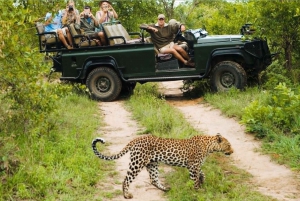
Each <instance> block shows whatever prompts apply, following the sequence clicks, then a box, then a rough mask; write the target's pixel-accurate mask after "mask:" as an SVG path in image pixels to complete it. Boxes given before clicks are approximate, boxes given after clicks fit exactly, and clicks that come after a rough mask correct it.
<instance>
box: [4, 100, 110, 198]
mask: <svg viewBox="0 0 300 201" xmlns="http://www.w3.org/2000/svg"><path fill="white" fill-rule="evenodd" d="M57 105H58V108H57V112H55V113H53V114H51V115H50V116H49V117H48V118H49V119H50V120H51V121H52V122H54V124H55V125H56V126H55V127H54V128H53V129H52V130H50V131H49V133H48V134H47V135H42V136H39V135H32V134H30V133H27V134H25V135H11V136H7V135H6V134H5V133H1V132H0V137H1V139H2V140H4V139H5V143H2V144H3V145H4V146H2V147H1V148H0V150H1V152H2V153H1V159H2V163H0V165H1V169H0V179H1V184H0V200H70V201H71V200H74V201H75V200H76V201H77V200H96V198H95V194H96V192H97V193H99V189H97V188H96V184H97V182H98V181H100V180H103V179H104V178H105V176H106V174H107V172H109V170H108V166H112V165H113V164H112V163H107V162H105V161H101V160H98V159H97V158H96V157H95V155H94V153H93V152H92V149H91V141H92V139H93V138H94V137H95V135H96V134H95V133H96V131H97V130H98V129H99V126H101V119H100V118H99V110H97V102H94V101H91V100H89V99H87V97H83V96H78V95H70V96H68V97H66V98H63V99H61V100H59V102H58V103H57ZM16 132H17V131H16ZM0 144H1V140H0ZM0 162H1V161H0ZM109 169H110V168H109Z"/></svg>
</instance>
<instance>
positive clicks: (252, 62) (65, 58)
mask: <svg viewBox="0 0 300 201" xmlns="http://www.w3.org/2000/svg"><path fill="white" fill-rule="evenodd" d="M36 26H37V30H38V34H37V35H38V36H39V42H40V52H52V55H54V56H51V58H52V60H53V67H52V70H53V71H55V72H61V73H62V75H61V78H60V79H61V80H68V81H73V82H80V83H85V84H86V86H87V87H88V89H89V91H90V93H91V95H92V97H93V98H95V99H97V100H101V101H113V100H115V99H116V98H117V97H118V96H119V94H120V92H121V90H133V89H134V87H135V85H136V83H137V82H139V83H145V82H157V81H171V80H200V79H204V78H208V79H209V80H210V85H211V88H212V90H213V91H224V90H227V89H229V88H231V87H236V88H238V89H243V88H244V87H245V86H246V84H247V78H248V77H249V76H252V77H253V76H254V77H255V76H256V77H257V75H258V74H259V73H260V72H261V71H262V70H264V69H265V68H266V67H267V66H268V65H269V64H270V63H271V57H272V55H271V54H270V51H269V48H268V45H267V42H266V41H265V40H261V39H255V40H251V41H250V40H243V39H242V37H243V35H242V34H241V35H207V32H206V31H205V30H202V29H194V30H187V31H186V32H185V33H184V34H182V33H180V31H179V32H178V34H177V36H176V37H175V39H174V40H175V42H180V43H182V44H183V46H184V48H185V49H186V51H187V52H188V54H189V56H190V57H191V58H192V60H193V62H195V67H194V68H191V67H188V66H184V65H183V64H182V63H180V62H179V61H178V60H177V59H176V58H174V57H172V55H161V54H158V52H157V51H156V49H155V47H154V45H153V43H151V38H149V37H145V36H144V32H145V31H144V30H143V29H141V31H140V32H139V33H132V34H131V33H127V31H126V30H125V29H124V27H123V26H122V24H120V23H119V22H114V23H106V24H103V29H104V32H105V35H106V37H107V41H108V42H109V45H108V46H97V43H96V42H95V41H94V40H90V39H89V38H88V37H87V36H85V35H84V33H81V32H80V30H76V29H75V27H74V26H73V25H69V30H70V33H71V35H72V37H73V39H74V41H73V42H74V44H75V48H74V49H71V50H68V49H66V48H63V47H62V46H61V44H60V42H59V40H58V38H57V37H56V35H55V33H45V32H44V31H43V25H42V24H37V25H36ZM45 34H53V37H47V38H46V37H45ZM132 35H137V36H138V39H132V38H131V37H132ZM48 36H49V35H48Z"/></svg>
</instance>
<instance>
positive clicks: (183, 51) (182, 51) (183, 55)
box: [173, 45, 190, 60]
mask: <svg viewBox="0 0 300 201" xmlns="http://www.w3.org/2000/svg"><path fill="white" fill-rule="evenodd" d="M173 48H174V49H175V50H176V51H177V52H179V53H180V54H181V56H182V57H183V58H185V59H186V60H189V59H190V57H189V55H188V54H187V53H186V51H185V50H184V49H183V48H182V47H180V46H179V45H174V46H173Z"/></svg>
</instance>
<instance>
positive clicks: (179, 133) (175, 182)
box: [126, 83, 272, 201]
mask: <svg viewBox="0 0 300 201" xmlns="http://www.w3.org/2000/svg"><path fill="white" fill-rule="evenodd" d="M158 97H159V95H158V93H157V86H156V85H155V84H151V83H148V84H144V85H137V87H136V89H135V91H134V95H133V96H131V98H130V99H129V100H128V101H127V102H126V104H127V106H128V107H129V109H130V110H131V111H132V112H133V115H134V118H136V119H137V120H138V121H139V122H140V124H142V125H143V126H144V127H145V128H146V130H145V131H144V132H143V133H151V134H153V135H156V136H161V137H172V138H188V137H190V136H193V135H196V134H198V133H199V131H196V130H195V129H194V128H193V127H192V126H191V125H190V124H189V123H188V122H187V121H186V120H185V118H184V117H183V115H182V114H181V113H180V112H179V111H178V110H176V109H174V108H173V107H171V106H170V105H169V104H167V102H166V101H165V100H164V99H160V98H158ZM228 160H229V159H228V158H226V157H225V156H224V155H221V154H212V155H210V156H209V157H208V159H207V161H206V163H205V164H204V165H203V172H204V173H205V174H206V181H205V184H204V185H203V187H202V188H201V189H199V190H194V188H193V185H194V184H193V182H192V181H191V180H190V179H189V174H188V171H187V170H186V169H185V168H174V171H172V172H171V173H166V183H167V186H170V187H171V190H170V191H169V192H168V193H167V196H168V198H169V200H172V201H176V200H178V201H185V200H186V201H190V200H218V201H219V200H220V201H222V200H228V201H229V200H261V201H266V200H272V199H271V198H268V197H266V196H263V195H261V194H259V193H257V192H255V191H254V190H253V188H252V187H251V184H249V183H248V182H249V177H250V175H248V174H246V173H245V172H243V171H242V170H239V169H237V168H236V167H234V166H232V165H230V163H229V161H228Z"/></svg>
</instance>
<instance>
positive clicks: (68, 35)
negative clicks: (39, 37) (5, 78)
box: [63, 27, 73, 47]
mask: <svg viewBox="0 0 300 201" xmlns="http://www.w3.org/2000/svg"><path fill="white" fill-rule="evenodd" d="M63 29H65V31H66V35H67V38H68V41H69V44H70V45H71V46H72V47H73V38H72V36H71V33H70V31H69V29H68V28H67V27H65V28H63Z"/></svg>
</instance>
